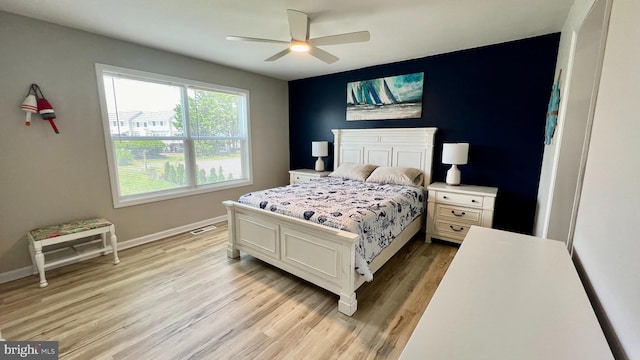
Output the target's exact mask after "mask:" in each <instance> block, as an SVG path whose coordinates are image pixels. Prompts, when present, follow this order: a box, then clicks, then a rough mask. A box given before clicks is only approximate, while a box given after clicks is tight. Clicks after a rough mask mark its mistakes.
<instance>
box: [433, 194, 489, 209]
mask: <svg viewBox="0 0 640 360" xmlns="http://www.w3.org/2000/svg"><path fill="white" fill-rule="evenodd" d="M436 197H437V199H436V200H437V201H438V202H439V203H449V204H457V205H464V206H475V207H482V203H483V200H484V197H482V196H478V195H465V194H456V193H452V192H440V191H439V192H438V194H437V195H436Z"/></svg>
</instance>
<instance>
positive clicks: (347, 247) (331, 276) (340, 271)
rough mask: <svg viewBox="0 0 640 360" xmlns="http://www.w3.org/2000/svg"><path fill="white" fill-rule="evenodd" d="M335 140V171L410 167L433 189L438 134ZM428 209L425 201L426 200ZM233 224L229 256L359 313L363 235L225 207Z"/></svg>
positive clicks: (346, 133)
mask: <svg viewBox="0 0 640 360" xmlns="http://www.w3.org/2000/svg"><path fill="white" fill-rule="evenodd" d="M332 132H333V134H334V167H338V166H339V165H340V164H342V163H358V164H376V165H379V166H405V167H413V168H418V169H421V170H422V171H423V172H424V186H426V185H428V184H430V183H431V167H432V159H433V140H434V135H435V132H436V128H403V129H398V128H388V129H342V130H332ZM425 203H426V199H425ZM224 205H225V206H226V208H227V215H228V222H229V243H228V248H227V256H228V257H230V258H237V257H239V256H240V251H242V252H245V253H247V254H249V255H251V256H253V257H256V258H258V259H260V260H262V261H265V262H267V263H269V264H271V265H274V266H276V267H278V268H280V269H283V270H285V271H287V272H289V273H291V274H294V275H296V276H298V277H300V278H303V279H305V280H307V281H309V282H311V283H313V284H316V285H318V286H320V287H322V288H325V289H327V290H329V291H331V292H333V293H335V294H337V295H339V296H340V299H339V300H338V310H339V311H340V312H342V313H344V314H346V315H348V316H351V315H353V313H354V312H355V311H356V309H357V301H356V293H355V291H356V289H358V287H360V285H362V284H363V283H364V277H363V276H361V275H360V274H358V273H357V272H356V271H355V244H356V241H358V235H356V234H354V233H351V232H346V231H341V230H337V229H334V228H330V227H327V226H323V225H318V224H314V223H311V222H309V221H305V220H300V219H296V218H293V217H289V216H286V215H281V214H277V213H274V212H271V211H267V210H263V209H259V208H255V207H251V206H248V205H244V204H240V203H238V202H235V201H225V202H224ZM424 219H425V216H424V215H423V216H421V217H419V218H417V219H416V220H414V221H413V222H412V223H411V224H410V225H409V226H408V227H407V228H406V229H405V230H404V231H403V232H402V233H400V235H399V236H398V237H396V239H395V240H394V241H393V242H392V243H391V245H389V246H388V247H387V248H385V249H384V251H383V252H382V253H381V254H379V255H378V256H377V257H376V258H375V260H374V261H373V262H372V263H371V264H370V268H371V271H372V272H373V273H375V272H376V271H377V270H378V269H379V268H380V267H382V265H384V263H386V262H387V260H389V259H390V258H391V257H392V256H393V255H394V254H395V253H396V252H397V251H398V250H399V249H400V248H402V246H404V244H406V243H407V241H409V240H410V239H411V238H412V237H413V235H415V234H416V233H417V232H418V231H421V230H422V229H424Z"/></svg>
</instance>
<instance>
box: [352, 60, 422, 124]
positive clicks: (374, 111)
mask: <svg viewBox="0 0 640 360" xmlns="http://www.w3.org/2000/svg"><path fill="white" fill-rule="evenodd" d="M423 84H424V73H422V72H420V73H415V74H408V75H398V76H389V77H384V78H378V79H372V80H362V81H354V82H350V83H347V121H355V120H387V119H416V118H421V117H422V88H423Z"/></svg>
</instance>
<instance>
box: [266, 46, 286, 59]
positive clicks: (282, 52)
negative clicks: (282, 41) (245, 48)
mask: <svg viewBox="0 0 640 360" xmlns="http://www.w3.org/2000/svg"><path fill="white" fill-rule="evenodd" d="M290 51H291V50H289V48H286V49H284V50H282V51H280V52H279V53H277V54H275V55H273V56H272V57H270V58H268V59H265V60H264V61H275V60H278V59H280V58H281V57H283V56H285V55H287V54H288V53H289V52H290Z"/></svg>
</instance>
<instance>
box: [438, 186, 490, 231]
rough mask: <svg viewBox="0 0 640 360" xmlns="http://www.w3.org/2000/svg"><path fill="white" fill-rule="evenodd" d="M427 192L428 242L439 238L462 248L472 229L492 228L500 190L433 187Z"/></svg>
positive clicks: (485, 187) (471, 187) (477, 187)
mask: <svg viewBox="0 0 640 360" xmlns="http://www.w3.org/2000/svg"><path fill="white" fill-rule="evenodd" d="M427 190H428V191H429V198H428V201H427V237H426V240H427V242H431V238H437V239H440V240H446V241H451V242H454V243H458V244H461V243H462V240H463V239H464V237H465V235H467V232H468V231H469V228H470V227H471V225H478V226H483V227H488V228H490V227H491V226H492V225H493V207H494V205H495V200H496V194H497V193H498V188H495V187H487V186H474V185H457V186H452V185H447V184H445V183H433V184H431V185H429V186H427Z"/></svg>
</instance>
